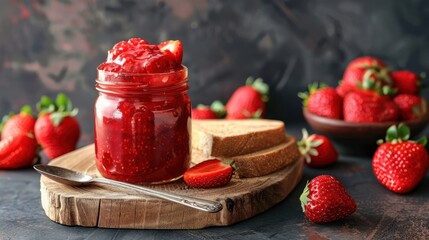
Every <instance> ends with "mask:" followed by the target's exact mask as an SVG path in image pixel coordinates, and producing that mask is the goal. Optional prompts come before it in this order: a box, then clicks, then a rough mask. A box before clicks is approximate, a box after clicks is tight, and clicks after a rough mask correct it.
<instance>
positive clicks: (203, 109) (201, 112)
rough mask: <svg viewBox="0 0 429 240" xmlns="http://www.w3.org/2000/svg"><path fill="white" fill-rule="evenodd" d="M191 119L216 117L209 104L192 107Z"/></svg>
mask: <svg viewBox="0 0 429 240" xmlns="http://www.w3.org/2000/svg"><path fill="white" fill-rule="evenodd" d="M192 119H217V115H216V113H215V112H213V111H212V110H211V109H210V107H209V106H205V105H201V106H198V107H197V108H194V109H192Z"/></svg>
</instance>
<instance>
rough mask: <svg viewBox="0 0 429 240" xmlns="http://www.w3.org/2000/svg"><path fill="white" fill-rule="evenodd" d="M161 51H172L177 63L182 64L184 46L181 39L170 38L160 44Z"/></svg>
mask: <svg viewBox="0 0 429 240" xmlns="http://www.w3.org/2000/svg"><path fill="white" fill-rule="evenodd" d="M158 47H159V49H161V51H170V52H171V53H172V54H173V55H174V58H175V60H176V63H178V64H182V58H183V46H182V42H180V41H179V40H169V41H165V42H162V43H160V44H159V45H158Z"/></svg>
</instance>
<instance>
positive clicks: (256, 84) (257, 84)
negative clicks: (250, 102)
mask: <svg viewBox="0 0 429 240" xmlns="http://www.w3.org/2000/svg"><path fill="white" fill-rule="evenodd" d="M246 85H248V86H251V87H253V88H254V89H255V90H256V91H258V92H259V93H260V94H261V95H262V101H263V102H268V100H269V91H270V87H269V86H268V84H266V83H265V82H264V80H263V79H262V78H257V79H254V78H253V77H248V78H247V79H246Z"/></svg>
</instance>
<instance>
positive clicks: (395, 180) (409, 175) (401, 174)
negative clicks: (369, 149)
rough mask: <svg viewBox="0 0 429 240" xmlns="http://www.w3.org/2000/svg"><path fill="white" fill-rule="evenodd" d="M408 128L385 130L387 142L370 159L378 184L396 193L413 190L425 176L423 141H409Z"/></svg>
mask: <svg viewBox="0 0 429 240" xmlns="http://www.w3.org/2000/svg"><path fill="white" fill-rule="evenodd" d="M409 137H410V129H409V128H408V127H407V126H406V125H404V124H399V126H396V125H393V126H391V127H390V128H389V129H388V130H387V134H386V142H385V143H382V142H383V141H382V140H381V142H379V144H381V143H382V144H381V145H380V146H379V147H378V148H377V150H376V152H375V153H374V156H373V158H372V169H373V171H374V174H375V176H376V177H377V179H378V181H379V182H380V183H381V184H382V185H384V186H385V187H387V188H388V189H389V190H391V191H393V192H396V193H401V194H403V193H407V192H410V191H411V190H413V189H414V188H415V187H416V186H417V185H418V184H419V183H420V181H421V180H422V179H423V178H424V177H425V175H426V173H427V171H428V167H429V159H428V153H427V151H426V149H425V147H424V145H425V144H426V141H427V140H426V138H425V137H424V138H422V139H420V140H419V141H418V142H415V141H411V140H408V139H409Z"/></svg>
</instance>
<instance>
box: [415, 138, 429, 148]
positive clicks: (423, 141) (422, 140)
mask: <svg viewBox="0 0 429 240" xmlns="http://www.w3.org/2000/svg"><path fill="white" fill-rule="evenodd" d="M417 143H418V144H421V145H423V146H426V144H427V143H428V139H427V138H426V136H423V137H421V138H420V139H419V140H418V141H417Z"/></svg>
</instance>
